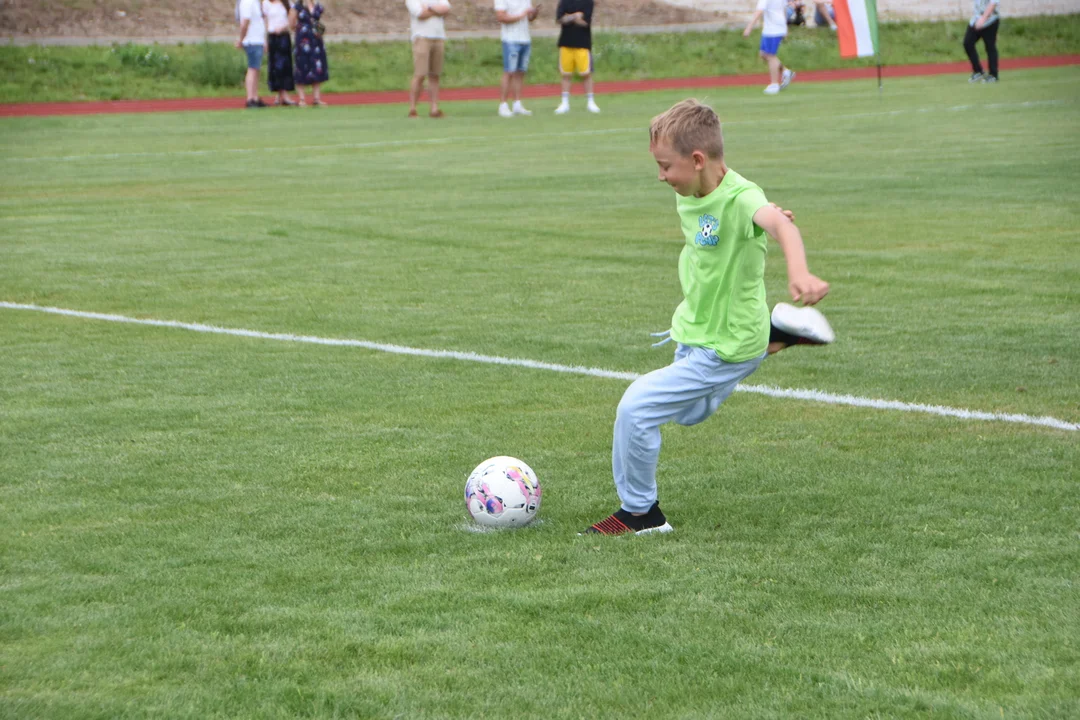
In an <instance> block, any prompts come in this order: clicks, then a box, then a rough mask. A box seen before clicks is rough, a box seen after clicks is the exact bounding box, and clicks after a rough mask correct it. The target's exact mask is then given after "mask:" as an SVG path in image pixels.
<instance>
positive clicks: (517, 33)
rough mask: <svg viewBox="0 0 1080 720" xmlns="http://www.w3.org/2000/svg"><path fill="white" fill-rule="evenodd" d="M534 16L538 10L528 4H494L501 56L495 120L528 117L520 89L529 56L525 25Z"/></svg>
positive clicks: (514, 0)
mask: <svg viewBox="0 0 1080 720" xmlns="http://www.w3.org/2000/svg"><path fill="white" fill-rule="evenodd" d="M538 14H539V9H538V8H535V7H533V4H532V0H495V17H496V19H498V21H499V24H500V25H501V26H502V30H501V32H500V34H501V36H502V53H503V76H502V87H501V88H500V91H501V92H500V95H499V117H514V116H515V115H532V112H531V111H530V110H526V109H525V106H524V105H522V104H521V87H522V86H523V85H524V84H525V73H527V72H528V71H529V53H530V50H532V36H531V35H530V34H529V23H531V22H532V21H533V20H535V19H536V16H537V15H538ZM511 102H513V106H511V105H510V103H511Z"/></svg>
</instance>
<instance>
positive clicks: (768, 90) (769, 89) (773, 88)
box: [765, 83, 780, 95]
mask: <svg viewBox="0 0 1080 720" xmlns="http://www.w3.org/2000/svg"><path fill="white" fill-rule="evenodd" d="M779 92H780V86H779V85H777V84H776V83H772V84H771V85H766V86H765V94H766V95H776V94H777V93H779Z"/></svg>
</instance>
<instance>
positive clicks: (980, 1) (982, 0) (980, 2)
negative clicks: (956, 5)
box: [968, 0, 999, 27]
mask: <svg viewBox="0 0 1080 720" xmlns="http://www.w3.org/2000/svg"><path fill="white" fill-rule="evenodd" d="M990 4H993V6H994V12H992V13H990V17H989V18H987V19H986V25H984V26H983V27H986V26H988V25H993V24H994V23H996V22H997V20H998V17H999V16H998V0H975V2H974V3H973V5H974V7H973V8H972V9H973V10H974V11H975V14H974V15H972V16H971V22H969V23H968V25H970V26H971V27H975V23H976V22H977V21H978V19H979V18H981V17H982V14H983V13H984V12H986V6H987V5H990Z"/></svg>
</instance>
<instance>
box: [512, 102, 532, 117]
mask: <svg viewBox="0 0 1080 720" xmlns="http://www.w3.org/2000/svg"><path fill="white" fill-rule="evenodd" d="M513 111H514V114H515V115H532V110H526V109H525V106H524V105H522V104H521V101H520V100H518V101H517V102H515V103H514V108H513Z"/></svg>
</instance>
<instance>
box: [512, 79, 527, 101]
mask: <svg viewBox="0 0 1080 720" xmlns="http://www.w3.org/2000/svg"><path fill="white" fill-rule="evenodd" d="M524 84H525V73H522V72H516V73H514V74H513V75H512V76H511V77H510V96H511V97H512V98H513V99H514V102H521V87H522V85H524Z"/></svg>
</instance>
